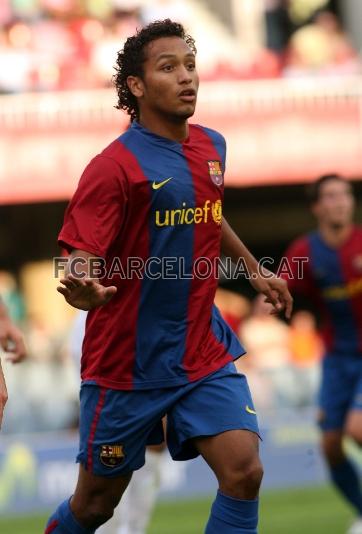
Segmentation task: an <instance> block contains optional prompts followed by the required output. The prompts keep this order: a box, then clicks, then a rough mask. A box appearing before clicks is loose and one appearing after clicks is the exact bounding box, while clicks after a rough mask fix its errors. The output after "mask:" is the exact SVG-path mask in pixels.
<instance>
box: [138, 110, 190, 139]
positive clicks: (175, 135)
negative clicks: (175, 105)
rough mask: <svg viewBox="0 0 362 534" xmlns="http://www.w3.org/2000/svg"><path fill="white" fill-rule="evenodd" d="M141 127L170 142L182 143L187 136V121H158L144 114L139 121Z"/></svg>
mask: <svg viewBox="0 0 362 534" xmlns="http://www.w3.org/2000/svg"><path fill="white" fill-rule="evenodd" d="M138 122H139V123H140V125H141V126H143V127H144V128H147V130H150V132H152V133H154V134H156V135H160V136H161V137H166V139H170V140H171V141H176V142H177V143H182V142H183V141H185V139H187V137H188V135H189V125H188V122H187V120H180V121H179V122H177V121H172V120H169V121H167V120H164V119H163V120H160V119H159V118H158V117H157V118H156V117H154V116H148V114H146V113H142V114H141V116H140V118H139V121H138Z"/></svg>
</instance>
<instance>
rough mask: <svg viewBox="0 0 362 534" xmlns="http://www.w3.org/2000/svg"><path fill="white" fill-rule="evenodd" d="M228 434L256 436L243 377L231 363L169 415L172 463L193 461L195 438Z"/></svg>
mask: <svg viewBox="0 0 362 534" xmlns="http://www.w3.org/2000/svg"><path fill="white" fill-rule="evenodd" d="M229 430H249V431H250V432H252V433H255V434H258V433H259V428H258V421H257V415H256V412H255V410H254V406H253V401H252V397H251V393H250V391H249V386H248V383H247V380H246V377H245V376H244V375H241V374H240V373H238V372H237V371H236V368H235V365H234V364H233V363H229V364H227V365H226V366H225V367H223V368H222V369H220V370H219V371H217V372H216V373H214V374H212V375H210V376H209V377H206V378H204V379H202V380H200V381H198V382H197V383H193V384H192V387H191V388H188V389H187V391H185V392H184V394H183V395H182V396H181V397H180V398H179V399H178V401H177V402H176V403H175V404H174V405H173V407H172V409H171V410H170V411H169V412H168V419H167V445H168V448H169V450H170V453H171V456H172V458H173V459H174V460H188V459H191V458H195V457H196V456H198V455H199V454H200V451H199V450H198V449H197V448H196V447H195V441H194V439H195V438H199V437H207V436H216V435H218V434H221V433H223V432H227V431H229Z"/></svg>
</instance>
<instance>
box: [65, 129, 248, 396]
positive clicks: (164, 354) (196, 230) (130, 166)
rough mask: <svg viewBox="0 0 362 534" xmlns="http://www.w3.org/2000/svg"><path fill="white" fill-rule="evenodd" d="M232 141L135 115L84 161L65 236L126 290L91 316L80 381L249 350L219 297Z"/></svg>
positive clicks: (204, 369) (157, 381)
mask: <svg viewBox="0 0 362 534" xmlns="http://www.w3.org/2000/svg"><path fill="white" fill-rule="evenodd" d="M225 152H226V146H225V140H224V138H223V137H222V136H221V135H220V134H219V133H217V132H216V131H213V130H210V129H207V128H204V127H201V126H197V125H190V126H189V137H188V138H187V139H186V140H185V141H184V142H183V143H177V142H175V141H172V140H169V139H166V138H164V137H161V136H158V135H155V134H153V133H152V132H150V131H149V130H147V129H146V128H144V127H142V126H141V125H140V124H139V123H137V122H134V123H133V124H132V125H131V127H130V128H129V129H128V130H127V131H126V132H125V133H124V134H123V135H121V136H120V137H119V138H118V139H116V140H115V141H114V142H112V143H111V144H110V145H109V146H108V147H107V148H106V149H105V150H104V151H103V152H102V153H101V154H99V155H97V156H96V157H95V158H94V159H93V160H92V161H91V162H90V163H89V165H88V166H87V168H86V169H85V171H84V173H83V175H82V177H81V179H80V182H79V185H78V189H77V190H76V192H75V194H74V196H73V198H72V200H71V202H70V204H69V206H68V208H67V211H66V215H65V220H64V224H63V228H62V230H61V232H60V235H59V243H60V245H61V246H63V247H65V248H67V249H68V250H72V249H80V250H84V251H87V252H90V253H92V254H94V255H96V256H99V257H101V258H103V259H104V261H105V263H106V270H107V277H106V278H104V280H102V283H103V284H104V285H115V286H116V287H117V293H116V294H115V296H114V297H113V298H112V299H111V300H110V301H109V303H108V304H106V305H104V306H101V307H98V308H95V309H93V310H91V311H90V312H89V313H88V317H87V324H86V333H85V338H84V343H83V354H82V363H81V375H82V380H83V381H85V382H89V383H96V384H99V385H102V386H105V387H110V388H115V389H148V388H155V387H171V386H175V385H181V384H185V383H187V382H190V381H195V380H198V379H200V378H202V377H204V376H206V375H208V374H211V373H212V372H214V371H216V370H217V369H219V368H221V367H222V366H224V365H225V364H226V363H228V362H229V361H232V360H233V359H235V358H237V357H239V356H241V355H242V354H244V352H245V351H244V349H243V348H242V346H241V345H240V343H239V341H238V339H237V337H236V336H235V334H234V333H233V332H232V330H231V329H230V328H229V327H228V326H227V324H226V323H225V321H224V320H223V319H222V317H221V315H220V313H219V311H218V309H217V308H216V307H215V305H214V296H215V291H216V287H217V282H218V279H217V260H218V258H219V256H220V246H221V221H222V201H223V185H224V184H223V175H224V170H225Z"/></svg>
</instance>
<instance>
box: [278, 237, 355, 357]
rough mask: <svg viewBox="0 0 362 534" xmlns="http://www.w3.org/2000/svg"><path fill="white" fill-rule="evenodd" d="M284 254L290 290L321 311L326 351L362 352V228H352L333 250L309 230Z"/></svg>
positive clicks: (347, 353)
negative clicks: (300, 259)
mask: <svg viewBox="0 0 362 534" xmlns="http://www.w3.org/2000/svg"><path fill="white" fill-rule="evenodd" d="M286 257H287V258H288V265H289V266H290V268H291V274H292V276H284V278H286V280H287V281H288V285H289V288H290V290H291V291H292V292H294V291H295V292H299V293H303V294H304V295H305V296H307V297H309V298H310V299H311V301H312V302H313V304H314V305H315V306H317V308H318V309H319V311H320V312H321V318H322V335H323V338H324V342H325V345H326V350H327V354H330V353H332V354H336V353H337V354H346V355H356V354H360V355H362V228H360V227H357V226H356V227H354V228H353V230H352V232H351V234H350V236H349V237H348V239H347V240H346V242H345V243H343V245H342V246H340V247H338V248H336V249H335V248H331V247H329V246H328V245H327V243H325V241H324V240H323V238H322V237H321V235H320V234H319V232H313V233H311V234H308V235H306V236H304V237H301V238H299V239H297V240H296V241H294V242H293V243H292V244H291V245H290V247H289V248H288V250H287V252H286ZM299 258H307V261H305V260H302V261H299ZM301 265H303V269H301ZM298 268H299V271H300V272H299V273H298Z"/></svg>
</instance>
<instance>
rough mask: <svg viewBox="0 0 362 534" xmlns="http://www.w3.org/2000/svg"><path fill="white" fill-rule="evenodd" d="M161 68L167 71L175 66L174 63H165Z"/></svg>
mask: <svg viewBox="0 0 362 534" xmlns="http://www.w3.org/2000/svg"><path fill="white" fill-rule="evenodd" d="M161 69H162V70H163V71H165V72H171V71H172V69H173V67H172V65H163V66H162V67H161Z"/></svg>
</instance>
